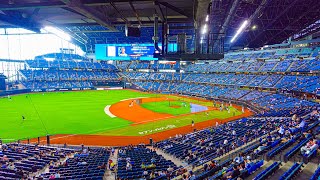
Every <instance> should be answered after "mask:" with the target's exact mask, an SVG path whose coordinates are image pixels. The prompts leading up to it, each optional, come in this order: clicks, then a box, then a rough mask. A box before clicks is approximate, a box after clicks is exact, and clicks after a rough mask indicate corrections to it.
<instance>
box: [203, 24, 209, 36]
mask: <svg viewBox="0 0 320 180" xmlns="http://www.w3.org/2000/svg"><path fill="white" fill-rule="evenodd" d="M207 30H208V27H207V24H205V25H204V26H203V29H202V34H205V33H207Z"/></svg>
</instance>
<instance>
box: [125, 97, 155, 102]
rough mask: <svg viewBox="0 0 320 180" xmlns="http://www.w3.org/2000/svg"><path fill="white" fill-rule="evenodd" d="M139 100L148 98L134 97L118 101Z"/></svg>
mask: <svg viewBox="0 0 320 180" xmlns="http://www.w3.org/2000/svg"><path fill="white" fill-rule="evenodd" d="M141 98H149V97H135V98H129V99H122V100H120V101H127V100H131V99H141Z"/></svg>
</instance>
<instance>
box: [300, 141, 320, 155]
mask: <svg viewBox="0 0 320 180" xmlns="http://www.w3.org/2000/svg"><path fill="white" fill-rule="evenodd" d="M318 147H319V145H318V144H317V141H316V139H311V140H310V141H309V142H308V143H307V144H306V145H305V146H303V147H301V150H300V151H301V154H302V155H304V154H306V155H309V154H310V152H311V151H313V150H314V149H317V148H318Z"/></svg>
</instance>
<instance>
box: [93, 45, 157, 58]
mask: <svg viewBox="0 0 320 180" xmlns="http://www.w3.org/2000/svg"><path fill="white" fill-rule="evenodd" d="M95 50H96V59H98V60H158V59H157V58H153V53H154V52H155V48H154V46H153V44H96V47H95Z"/></svg>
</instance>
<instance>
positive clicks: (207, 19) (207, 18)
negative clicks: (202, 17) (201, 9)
mask: <svg viewBox="0 0 320 180" xmlns="http://www.w3.org/2000/svg"><path fill="white" fill-rule="evenodd" d="M208 21H209V14H207V16H206V22H208Z"/></svg>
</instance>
